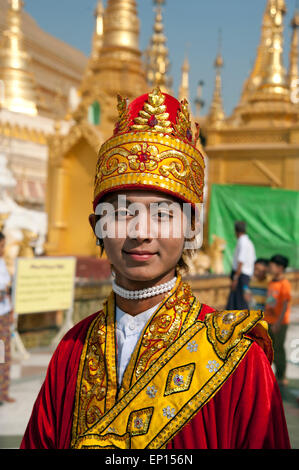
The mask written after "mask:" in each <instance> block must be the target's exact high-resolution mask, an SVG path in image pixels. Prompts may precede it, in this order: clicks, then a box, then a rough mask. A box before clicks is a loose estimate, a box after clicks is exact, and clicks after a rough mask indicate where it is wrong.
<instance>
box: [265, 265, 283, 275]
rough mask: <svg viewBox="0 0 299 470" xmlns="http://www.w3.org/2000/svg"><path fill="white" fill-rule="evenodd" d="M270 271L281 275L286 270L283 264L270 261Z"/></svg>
mask: <svg viewBox="0 0 299 470" xmlns="http://www.w3.org/2000/svg"><path fill="white" fill-rule="evenodd" d="M269 271H270V274H271V275H272V276H274V277H275V276H279V275H280V274H282V273H283V272H284V269H283V266H279V265H278V264H276V263H272V262H270V263H269Z"/></svg>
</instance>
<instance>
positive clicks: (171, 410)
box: [163, 406, 175, 419]
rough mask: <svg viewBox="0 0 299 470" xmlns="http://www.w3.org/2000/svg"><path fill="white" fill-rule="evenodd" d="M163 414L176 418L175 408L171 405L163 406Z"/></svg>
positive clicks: (169, 417)
mask: <svg viewBox="0 0 299 470" xmlns="http://www.w3.org/2000/svg"><path fill="white" fill-rule="evenodd" d="M163 416H165V417H166V418H168V419H171V418H174V417H175V409H174V408H170V406H166V407H165V408H163Z"/></svg>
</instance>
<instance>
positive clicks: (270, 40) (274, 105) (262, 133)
mask: <svg viewBox="0 0 299 470" xmlns="http://www.w3.org/2000/svg"><path fill="white" fill-rule="evenodd" d="M285 13H286V5H285V1H284V0H267V4H266V9H265V13H264V17H263V23H262V32H261V40H260V44H259V46H258V50H257V57H256V61H255V64H254V66H253V69H252V71H251V74H250V76H249V77H248V79H247V80H246V82H245V84H244V88H243V92H242V96H241V99H240V102H239V104H238V106H237V107H236V108H235V109H234V111H233V113H232V115H231V116H230V117H225V116H224V114H223V110H222V107H221V82H220V78H219V77H220V68H221V61H220V62H218V65H217V66H216V69H217V77H218V78H217V79H216V90H215V94H214V100H213V103H212V105H211V109H210V113H209V115H208V116H207V118H206V120H205V123H204V125H203V133H204V136H205V138H206V142H207V145H206V148H205V150H206V152H207V155H208V156H209V188H210V186H211V184H213V183H219V184H246V185H254V186H259V185H262V186H269V187H277V188H282V189H293V190H298V189H299V180H298V177H297V176H296V175H298V174H299V161H298V152H299V126H298V115H299V106H298V103H297V102H296V99H295V100H294V99H293V97H294V90H293V92H292V86H293V87H296V86H297V90H298V84H299V82H298V31H297V30H298V25H299V18H298V13H296V14H295V16H294V19H293V21H292V27H293V35H292V45H291V51H290V65H289V73H287V71H286V69H285V67H284V65H283V30H284V27H283V19H284V15H285ZM297 95H298V92H297ZM297 97H298V96H297ZM297 101H298V100H297ZM211 116H214V118H213V119H212V120H211V119H210V118H211Z"/></svg>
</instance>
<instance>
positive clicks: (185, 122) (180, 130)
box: [174, 99, 193, 142]
mask: <svg viewBox="0 0 299 470" xmlns="http://www.w3.org/2000/svg"><path fill="white" fill-rule="evenodd" d="M174 128H175V130H176V133H177V134H178V135H179V136H180V137H181V138H182V139H187V140H188V141H189V142H192V140H193V136H192V130H191V120H190V113H189V105H188V101H187V100H186V99H184V100H183V101H181V106H180V109H179V111H178V116H177V124H176V125H175V126H174Z"/></svg>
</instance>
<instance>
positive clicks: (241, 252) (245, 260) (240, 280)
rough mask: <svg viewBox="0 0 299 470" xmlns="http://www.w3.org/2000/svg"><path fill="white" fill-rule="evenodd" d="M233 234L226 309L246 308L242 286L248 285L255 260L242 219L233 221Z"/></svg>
mask: <svg viewBox="0 0 299 470" xmlns="http://www.w3.org/2000/svg"><path fill="white" fill-rule="evenodd" d="M235 234H236V237H237V245H236V248H235V252H234V258H233V266H232V272H231V280H232V284H231V290H230V293H229V297H228V301H227V305H226V308H227V310H238V309H244V308H245V309H247V308H248V304H247V302H246V299H245V297H244V287H245V286H248V285H249V281H250V278H251V276H252V275H253V271H254V262H255V260H256V256H255V249H254V245H253V243H252V241H251V240H250V238H249V237H248V235H247V233H246V223H245V222H244V221H238V222H235Z"/></svg>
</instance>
